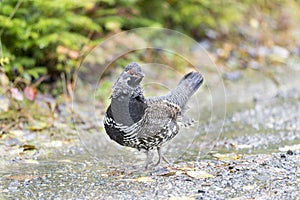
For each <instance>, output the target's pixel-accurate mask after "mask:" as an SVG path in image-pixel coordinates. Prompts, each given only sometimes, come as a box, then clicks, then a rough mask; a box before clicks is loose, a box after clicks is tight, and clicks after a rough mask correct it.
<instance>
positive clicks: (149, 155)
mask: <svg viewBox="0 0 300 200" xmlns="http://www.w3.org/2000/svg"><path fill="white" fill-rule="evenodd" d="M146 156H147V158H146V161H145V168H146V169H148V166H149V165H150V164H151V163H152V158H153V154H152V153H151V152H150V151H149V150H146Z"/></svg>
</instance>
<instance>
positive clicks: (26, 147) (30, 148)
mask: <svg viewBox="0 0 300 200" xmlns="http://www.w3.org/2000/svg"><path fill="white" fill-rule="evenodd" d="M22 147H23V151H30V150H35V149H36V147H35V146H34V145H31V144H24V145H23V146H22Z"/></svg>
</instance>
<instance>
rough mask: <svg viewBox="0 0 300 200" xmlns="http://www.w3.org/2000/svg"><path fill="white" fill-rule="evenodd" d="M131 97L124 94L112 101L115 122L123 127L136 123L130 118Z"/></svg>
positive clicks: (113, 98)
mask: <svg viewBox="0 0 300 200" xmlns="http://www.w3.org/2000/svg"><path fill="white" fill-rule="evenodd" d="M130 98H131V96H130V95H129V94H128V95H125V94H122V95H119V96H118V97H112V99H111V111H112V115H113V118H114V120H115V121H116V122H117V123H120V124H123V125H127V126H129V125H132V124H133V123H134V121H133V120H132V119H131V117H130V109H129V101H130Z"/></svg>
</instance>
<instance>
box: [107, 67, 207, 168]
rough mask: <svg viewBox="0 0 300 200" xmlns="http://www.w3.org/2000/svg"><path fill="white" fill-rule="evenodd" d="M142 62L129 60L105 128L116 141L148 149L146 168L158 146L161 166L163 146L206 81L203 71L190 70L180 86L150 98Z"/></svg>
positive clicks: (118, 85) (177, 129) (136, 147)
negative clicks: (152, 152)
mask: <svg viewBox="0 0 300 200" xmlns="http://www.w3.org/2000/svg"><path fill="white" fill-rule="evenodd" d="M143 78H144V74H143V72H142V68H141V66H140V65H139V64H138V63H136V62H133V63H129V64H128V65H127V66H126V67H125V68H124V70H123V71H122V73H121V74H120V75H119V77H118V78H117V81H116V82H115V83H114V85H113V86H112V94H111V96H110V99H111V102H110V105H109V106H108V108H107V110H106V113H105V116H104V128H105V130H106V133H107V134H108V136H109V137H110V139H112V140H113V141H115V142H117V143H118V144H120V145H122V146H127V147H132V148H135V149H137V150H139V151H141V150H143V151H145V153H146V156H147V158H146V161H145V168H146V169H147V168H148V166H149V165H150V164H152V158H153V154H151V153H150V151H152V150H157V153H158V161H157V163H156V164H155V165H154V166H158V165H159V164H160V163H161V161H162V160H164V161H165V162H166V163H169V161H168V160H167V159H166V157H165V156H164V155H163V154H162V150H161V149H162V146H163V145H164V144H165V143H167V142H168V141H170V140H171V139H172V138H174V137H175V136H176V135H177V134H178V132H179V125H178V121H179V119H180V117H182V116H183V115H184V111H185V110H186V104H187V102H188V100H189V99H190V97H191V96H192V95H193V94H194V93H195V92H196V91H197V90H198V88H199V87H200V86H201V85H202V83H203V77H202V75H201V74H200V73H199V72H189V73H187V74H186V75H184V76H183V78H182V79H181V80H180V81H179V83H178V84H177V86H175V87H174V88H173V89H171V90H170V91H169V92H168V93H166V94H165V95H162V96H155V97H149V98H146V97H145V96H144V94H143V88H142V86H141V82H142V80H143Z"/></svg>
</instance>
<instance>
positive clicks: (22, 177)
mask: <svg viewBox="0 0 300 200" xmlns="http://www.w3.org/2000/svg"><path fill="white" fill-rule="evenodd" d="M33 178H36V177H35V176H32V175H27V174H18V175H14V176H8V177H6V179H9V180H18V181H26V180H31V179H33Z"/></svg>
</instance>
